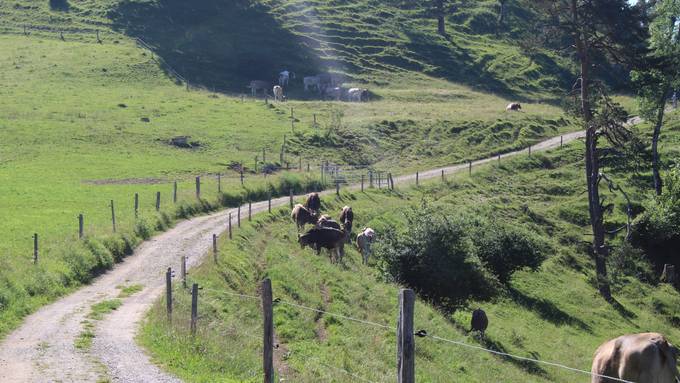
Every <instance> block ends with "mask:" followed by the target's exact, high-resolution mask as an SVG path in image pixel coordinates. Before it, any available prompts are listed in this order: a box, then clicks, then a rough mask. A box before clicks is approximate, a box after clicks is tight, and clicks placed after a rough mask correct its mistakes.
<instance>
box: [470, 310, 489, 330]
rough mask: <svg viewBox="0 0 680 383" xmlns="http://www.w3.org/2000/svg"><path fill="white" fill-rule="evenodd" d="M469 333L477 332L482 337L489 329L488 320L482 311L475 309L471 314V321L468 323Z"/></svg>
mask: <svg viewBox="0 0 680 383" xmlns="http://www.w3.org/2000/svg"><path fill="white" fill-rule="evenodd" d="M470 322H471V323H470V331H478V332H479V333H481V334H482V336H483V335H484V331H486V328H487V327H489V318H487V317H486V313H485V312H484V310H482V309H477V310H475V311H473V312H472V320H471V321H470Z"/></svg>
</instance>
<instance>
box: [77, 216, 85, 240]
mask: <svg viewBox="0 0 680 383" xmlns="http://www.w3.org/2000/svg"><path fill="white" fill-rule="evenodd" d="M84 221H85V217H83V215H82V214H78V238H83V235H84V230H83V226H84V224H85V222H84Z"/></svg>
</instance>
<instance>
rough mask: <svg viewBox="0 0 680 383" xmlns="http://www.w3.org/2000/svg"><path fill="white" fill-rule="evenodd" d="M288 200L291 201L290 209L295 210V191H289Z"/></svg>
mask: <svg viewBox="0 0 680 383" xmlns="http://www.w3.org/2000/svg"><path fill="white" fill-rule="evenodd" d="M288 199H289V200H290V208H291V209H292V208H293V189H288Z"/></svg>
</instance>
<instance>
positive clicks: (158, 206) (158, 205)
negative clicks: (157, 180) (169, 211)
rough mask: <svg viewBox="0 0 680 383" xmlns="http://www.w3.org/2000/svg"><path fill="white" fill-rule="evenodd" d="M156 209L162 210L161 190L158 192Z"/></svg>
mask: <svg viewBox="0 0 680 383" xmlns="http://www.w3.org/2000/svg"><path fill="white" fill-rule="evenodd" d="M156 211H161V192H159V191H157V192H156Z"/></svg>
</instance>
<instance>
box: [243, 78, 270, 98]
mask: <svg viewBox="0 0 680 383" xmlns="http://www.w3.org/2000/svg"><path fill="white" fill-rule="evenodd" d="M247 88H250V92H251V94H252V95H253V97H255V96H257V92H258V91H260V90H262V94H263V95H266V94H267V89H269V82H268V81H260V80H253V81H251V82H250V85H248V86H247Z"/></svg>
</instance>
